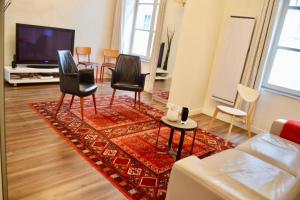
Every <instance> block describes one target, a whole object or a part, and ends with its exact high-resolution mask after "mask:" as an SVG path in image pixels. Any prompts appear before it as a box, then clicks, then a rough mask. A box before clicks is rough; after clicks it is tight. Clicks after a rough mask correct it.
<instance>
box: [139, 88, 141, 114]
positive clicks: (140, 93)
mask: <svg viewBox="0 0 300 200" xmlns="http://www.w3.org/2000/svg"><path fill="white" fill-rule="evenodd" d="M138 101H139V110H140V109H141V92H138Z"/></svg>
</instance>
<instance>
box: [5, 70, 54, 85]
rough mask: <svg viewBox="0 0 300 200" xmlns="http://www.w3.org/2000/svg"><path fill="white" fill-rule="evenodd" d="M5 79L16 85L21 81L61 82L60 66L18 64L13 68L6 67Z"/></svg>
mask: <svg viewBox="0 0 300 200" xmlns="http://www.w3.org/2000/svg"><path fill="white" fill-rule="evenodd" d="M4 78H5V80H6V81H7V82H8V83H9V84H12V85H14V86H17V85H18V84H20V83H53V82H59V71H58V68H52V69H51V68H50V69H47V68H28V67H23V66H18V67H17V68H14V69H13V68H12V67H11V66H5V67H4Z"/></svg>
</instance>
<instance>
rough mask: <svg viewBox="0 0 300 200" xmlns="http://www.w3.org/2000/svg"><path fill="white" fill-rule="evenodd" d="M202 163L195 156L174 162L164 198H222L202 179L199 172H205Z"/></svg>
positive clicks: (176, 199)
mask: <svg viewBox="0 0 300 200" xmlns="http://www.w3.org/2000/svg"><path fill="white" fill-rule="evenodd" d="M202 164H203V163H202V162H201V160H200V159H199V158H197V157H196V156H190V157H188V158H185V159H183V160H180V161H178V162H176V163H175V164H174V165H173V168H172V171H171V176H170V180H169V184H168V190H167V197H166V200H182V199H189V200H198V199H205V200H221V199H223V198H221V197H220V196H219V195H217V194H216V193H215V192H213V191H211V189H209V188H210V187H209V185H207V184H206V183H205V181H204V180H203V179H202V177H201V174H203V173H205V172H206V170H205V169H204V168H203V165H202ZM200 197H201V198H200Z"/></svg>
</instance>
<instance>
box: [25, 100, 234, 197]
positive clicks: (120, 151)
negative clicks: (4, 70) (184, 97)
mask: <svg viewBox="0 0 300 200" xmlns="http://www.w3.org/2000/svg"><path fill="white" fill-rule="evenodd" d="M109 101H110V97H106V96H99V97H97V110H98V113H97V114H95V112H94V108H93V103H92V101H91V100H87V101H86V103H85V115H84V117H85V120H84V122H82V121H81V119H80V105H79V102H78V101H74V104H73V107H72V109H71V110H70V109H69V101H65V102H64V104H63V106H62V108H61V112H60V113H59V114H58V116H57V118H55V117H54V113H55V110H56V107H57V103H58V102H57V101H46V102H37V103H31V104H30V106H31V107H32V108H33V109H34V110H35V111H36V112H37V113H38V114H39V115H40V116H41V117H42V118H43V119H45V120H46V122H47V123H48V124H50V125H51V127H53V128H54V129H55V130H56V131H57V132H58V133H59V134H60V135H61V136H62V137H63V138H64V139H65V140H66V141H67V142H68V143H70V144H71V145H72V146H73V147H74V148H76V150H77V151H78V152H79V153H80V154H81V155H82V156H83V157H84V158H85V159H86V160H87V161H89V162H90V163H91V164H92V165H93V166H94V167H95V168H96V169H97V170H98V171H99V172H100V173H101V174H103V175H104V176H105V177H106V178H107V179H109V180H110V181H111V183H112V184H113V185H114V186H116V187H117V188H118V189H119V190H120V191H121V192H122V193H123V194H124V195H125V196H126V197H128V198H129V199H164V198H165V195H166V190H167V185H168V180H169V175H170V170H171V168H172V165H173V164H174V162H175V161H174V158H173V156H172V155H169V154H162V153H161V151H166V149H167V144H168V139H169V133H170V130H169V129H168V128H167V127H163V128H162V130H161V137H160V138H159V144H158V149H159V151H157V148H156V147H155V142H156V138H157V132H158V124H159V120H160V118H161V116H163V114H164V113H163V112H162V111H160V110H157V109H155V108H153V107H151V106H148V105H146V104H144V103H142V104H141V109H140V110H139V109H138V108H136V107H134V100H133V99H132V98H130V97H128V96H126V95H124V96H118V97H116V98H115V101H114V104H113V106H111V107H110V106H109ZM179 136H180V133H178V132H175V134H174V140H173V150H174V152H176V150H177V146H178V143H179ZM191 145H192V133H188V134H187V135H186V137H185V140H184V146H183V150H182V155H183V156H182V157H186V156H188V155H189V152H190V149H191ZM230 147H233V145H232V144H230ZM227 148H228V147H226V146H225V141H224V140H223V139H221V138H219V137H217V136H215V135H213V134H211V133H205V132H202V131H201V130H198V131H197V136H196V141H195V144H194V151H193V154H194V155H196V156H198V157H200V158H203V157H206V156H209V155H211V154H214V153H217V152H220V151H222V150H225V149H227Z"/></svg>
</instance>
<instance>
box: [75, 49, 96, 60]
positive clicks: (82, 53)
mask: <svg viewBox="0 0 300 200" xmlns="http://www.w3.org/2000/svg"><path fill="white" fill-rule="evenodd" d="M75 52H76V56H77V61H78V62H80V57H81V56H87V58H88V62H90V61H91V53H92V48H91V47H76V48H75Z"/></svg>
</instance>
